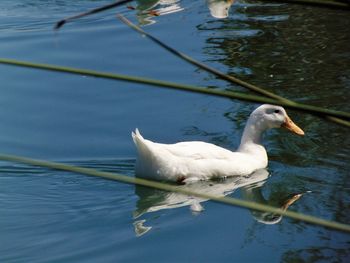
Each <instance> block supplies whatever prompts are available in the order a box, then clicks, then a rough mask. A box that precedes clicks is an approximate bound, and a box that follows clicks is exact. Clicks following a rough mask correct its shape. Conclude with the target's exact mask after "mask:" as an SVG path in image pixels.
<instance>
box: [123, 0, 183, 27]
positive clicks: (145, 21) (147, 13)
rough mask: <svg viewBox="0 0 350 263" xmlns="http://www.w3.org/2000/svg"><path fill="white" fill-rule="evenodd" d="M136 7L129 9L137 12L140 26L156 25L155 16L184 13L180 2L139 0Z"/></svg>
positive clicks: (171, 0) (174, 0) (177, 0)
mask: <svg viewBox="0 0 350 263" xmlns="http://www.w3.org/2000/svg"><path fill="white" fill-rule="evenodd" d="M135 2H136V7H134V6H129V7H128V8H129V9H132V10H136V12H137V13H136V16H137V19H138V22H139V24H140V25H151V24H153V23H155V21H154V20H153V19H152V18H153V17H155V16H162V15H167V14H171V13H175V12H179V11H182V10H183V8H182V7H181V6H180V4H179V2H180V1H179V0H137V1H135Z"/></svg>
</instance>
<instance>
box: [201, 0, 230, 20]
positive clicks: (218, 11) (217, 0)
mask: <svg viewBox="0 0 350 263" xmlns="http://www.w3.org/2000/svg"><path fill="white" fill-rule="evenodd" d="M207 2H208V8H209V10H210V14H211V15H212V16H213V17H215V18H226V17H228V15H229V11H230V7H231V5H232V4H233V3H234V0H207Z"/></svg>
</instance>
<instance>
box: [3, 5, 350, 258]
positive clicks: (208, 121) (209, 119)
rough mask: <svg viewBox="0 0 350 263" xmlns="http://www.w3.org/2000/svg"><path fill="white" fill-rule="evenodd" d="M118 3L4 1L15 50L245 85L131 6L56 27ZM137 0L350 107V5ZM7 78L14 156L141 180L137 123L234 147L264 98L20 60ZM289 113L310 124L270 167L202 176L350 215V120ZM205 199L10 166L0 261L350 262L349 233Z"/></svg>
mask: <svg viewBox="0 0 350 263" xmlns="http://www.w3.org/2000/svg"><path fill="white" fill-rule="evenodd" d="M110 2H111V1H88V0H85V1H84V0H79V1H64V0H62V1H39V0H36V1H10V0H3V1H1V4H0V57H6V58H14V59H20V60H28V61H34V62H40V63H50V64H58V65H65V66H72V67H80V68H88V69H95V70H100V71H108V72H116V73H123V74H130V75H137V76H144V77H150V78H158V79H163V80H168V81H176V82H179V83H186V84H193V85H198V86H204V87H210V88H216V89H232V90H238V91H245V90H244V88H241V87H238V86H235V85H232V84H228V83H226V82H224V81H221V80H217V79H216V78H215V77H214V76H212V75H210V74H207V73H205V72H202V71H200V70H198V69H196V68H194V67H193V66H190V65H188V64H186V63H185V62H183V61H181V60H179V59H178V58H176V57H174V56H172V55H171V54H168V53H167V52H166V51H164V50H162V49H161V48H159V47H158V46H155V45H154V44H153V43H151V42H150V41H149V40H147V39H145V38H142V37H141V36H140V35H138V34H137V33H135V32H134V31H132V30H130V29H129V28H128V27H127V26H125V25H123V24H121V23H120V22H119V21H118V20H117V19H116V17H115V14H116V10H111V11H107V12H105V13H102V14H98V15H94V16H91V17H87V18H84V19H80V20H79V21H76V22H74V23H70V24H67V25H66V26H64V28H63V29H62V30H60V31H59V32H56V33H55V32H54V31H53V30H52V28H53V25H54V23H55V22H56V21H57V20H59V19H61V18H63V17H65V16H69V15H73V14H76V13H78V12H80V11H84V10H87V9H90V8H94V7H97V6H100V5H103V4H107V3H110ZM130 5H131V6H133V7H136V10H131V9H128V8H127V7H125V6H124V7H122V8H119V11H120V12H121V13H123V14H124V15H126V16H127V17H128V18H129V19H131V20H132V21H134V22H136V23H138V24H139V25H142V26H143V28H144V29H145V30H147V31H148V32H150V33H152V34H154V35H155V36H157V37H159V38H160V39H162V40H163V41H164V42H166V43H168V44H171V45H172V46H173V47H176V48H177V49H179V50H181V51H182V52H185V53H187V54H189V55H191V56H193V57H195V58H196V59H198V60H200V61H203V62H205V63H208V64H209V65H211V66H213V67H215V68H217V69H220V70H222V71H224V72H226V73H229V74H232V75H234V76H237V77H239V78H241V79H244V80H246V81H250V82H252V83H254V84H257V85H260V86H262V87H266V88H268V89H269V90H271V91H273V92H276V93H278V94H279V95H282V96H285V97H287V98H289V99H294V100H296V101H300V102H303V103H309V104H313V105H318V106H323V107H328V108H333V109H341V110H344V111H349V110H350V106H349V99H350V95H349V88H350V67H349V65H350V45H349V43H350V31H349V28H350V20H349V13H348V12H345V11H339V10H328V9H323V8H315V7H306V6H298V5H288V4H276V3H267V2H253V1H237V2H236V3H235V4H234V5H233V6H232V7H231V9H230V11H229V16H228V17H227V18H221V19H219V18H216V17H222V16H225V12H222V10H221V11H218V10H217V7H218V5H219V6H222V5H223V6H224V5H225V1H204V0H203V1H189V0H188V1H159V2H158V1H135V2H132V3H131V4H130ZM148 8H151V10H157V12H158V14H160V16H157V17H154V16H152V15H150V12H149V11H144V10H145V9H148ZM210 10H212V11H211V12H212V13H211V12H210ZM214 16H216V17H214ZM0 79H1V84H0V94H1V95H0V146H1V151H0V152H1V153H8V154H16V155H21V156H27V157H33V158H42V159H48V160H54V161H63V162H67V163H69V164H72V165H78V166H84V167H89V168H93V169H98V170H104V171H112V172H117V173H122V174H125V175H129V176H133V175H134V163H135V156H136V153H135V149H134V145H133V143H132V140H131V138H130V132H131V130H133V129H135V128H136V127H138V128H139V129H140V130H141V131H142V133H143V134H144V136H145V137H147V138H150V139H152V140H155V141H160V142H167V143H171V142H177V141H185V140H203V141H207V142H211V143H215V144H218V145H220V146H223V147H226V148H230V149H234V148H235V147H236V146H237V144H238V142H239V139H240V135H241V132H242V129H243V127H244V124H245V120H246V118H247V116H248V115H249V113H250V112H251V110H252V109H253V108H255V107H256V106H257V105H254V104H249V103H244V102H240V101H236V100H225V99H219V98H213V97H208V96H203V95H195V94H187V93H184V92H177V91H169V90H162V89H159V88H154V87H149V86H143V85H136V84H130V83H125V82H116V81H110V80H102V79H96V78H91V77H86V76H78V75H67V74H60V73H52V72H44V71H38V70H31V69H23V68H16V67H11V66H5V65H0ZM289 114H290V116H291V117H292V118H293V119H294V120H295V122H296V123H298V124H299V125H300V126H301V127H303V129H304V130H305V132H306V136H305V137H303V138H302V137H298V136H294V135H292V134H290V133H288V132H287V131H282V130H274V131H270V132H269V133H268V134H267V135H266V136H265V137H266V138H265V139H266V140H265V141H266V147H267V149H268V152H269V157H270V163H269V167H268V170H262V171H259V172H258V173H255V174H254V175H252V176H251V177H249V178H232V179H230V180H227V181H223V182H211V183H208V182H207V183H206V182H203V183H199V184H196V185H195V186H193V187H194V188H195V190H203V191H205V192H208V193H213V194H219V195H223V194H229V195H230V196H232V197H237V198H243V199H246V200H252V201H256V202H262V203H267V204H271V205H275V206H283V205H284V204H286V202H288V200H290V198H291V197H292V196H293V195H294V194H296V193H305V194H304V195H303V196H302V197H301V198H300V199H299V200H296V201H295V202H294V203H293V204H292V205H291V206H290V209H291V210H293V211H298V212H302V213H307V214H310V215H314V216H317V217H322V218H325V219H329V220H335V221H339V222H343V223H350V216H349V214H350V208H349V207H350V206H349V204H350V180H349V169H350V158H349V153H350V150H349V144H350V140H349V136H348V133H349V130H348V129H346V128H344V127H340V126H337V125H335V124H333V123H330V122H326V121H324V120H322V119H319V118H317V117H313V116H311V115H306V114H302V113H298V112H293V111H289ZM204 201H205V200H197V199H195V198H192V197H185V196H181V195H176V194H169V193H164V192H161V191H156V190H151V189H145V188H142V187H134V186H130V185H124V184H121V183H117V182H112V181H107V180H103V179H99V178H91V177H86V176H83V175H77V174H73V173H68V172H60V171H51V170H47V169H44V168H37V167H29V166H25V165H20V164H13V163H7V162H1V163H0V262H288V263H291V262H349V261H350V256H349V253H350V236H349V235H347V234H343V233H341V232H337V231H333V230H329V229H326V228H322V227H317V226H312V225H309V224H305V223H302V222H297V221H295V220H291V219H287V218H280V217H278V216H276V215H271V214H262V213H256V212H252V211H249V210H244V209H239V208H235V207H229V206H224V205H220V204H216V203H213V202H208V201H206V202H204ZM202 209H204V210H203V211H202V212H199V211H198V210H202Z"/></svg>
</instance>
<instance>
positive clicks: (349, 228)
mask: <svg viewBox="0 0 350 263" xmlns="http://www.w3.org/2000/svg"><path fill="white" fill-rule="evenodd" d="M0 160H3V161H9V162H17V163H24V164H28V165H34V166H40V167H46V168H49V169H54V170H61V171H69V172H73V173H78V174H83V175H88V176H95V177H101V178H104V179H108V180H114V181H118V182H121V183H126V184H132V185H141V186H145V187H150V188H154V189H159V190H164V191H168V192H175V193H179V194H184V195H189V196H195V197H199V198H203V199H209V200H211V201H214V202H217V203H222V204H226V205H231V206H238V207H242V208H247V209H252V210H257V211H263V212H269V213H275V214H279V215H282V216H286V217H289V218H292V219H295V220H298V221H303V222H306V223H309V224H314V225H319V226H324V227H328V228H331V229H334V230H338V231H343V232H347V233H350V225H347V224H343V223H339V222H335V221H330V220H325V219H321V218H318V217H314V216H310V215H305V214H301V213H298V212H293V211H284V210H283V209H280V208H276V207H272V206H268V205H263V204H259V203H254V202H250V201H245V200H241V199H236V198H232V197H218V196H215V195H212V194H207V193H203V192H198V191H192V190H190V189H186V188H181V187H178V186H176V185H170V184H165V183H162V182H156V181H151V180H146V179H141V178H136V177H130V176H126V175H121V174H116V173H110V172H103V171H98V170H94V169H90V168H83V167H78V166H72V165H67V164H62V163H56V162H49V161H44V160H35V159H30V158H25V157H20V156H14V155H7V154H0Z"/></svg>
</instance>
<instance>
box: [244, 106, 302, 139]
mask: <svg viewBox="0 0 350 263" xmlns="http://www.w3.org/2000/svg"><path fill="white" fill-rule="evenodd" d="M249 122H251V123H254V124H255V126H256V127H259V128H260V129H261V130H267V129H272V128H280V127H283V128H286V129H288V130H290V131H291V132H293V133H296V134H298V135H304V131H303V130H302V129H301V128H299V127H298V126H297V125H296V124H295V123H294V122H293V121H292V120H291V119H290V118H289V116H288V114H287V112H286V110H285V109H284V108H283V107H280V106H276V105H270V104H264V105H261V106H260V107H258V108H256V109H255V110H254V111H253V112H252V113H251V115H250V117H249Z"/></svg>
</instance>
